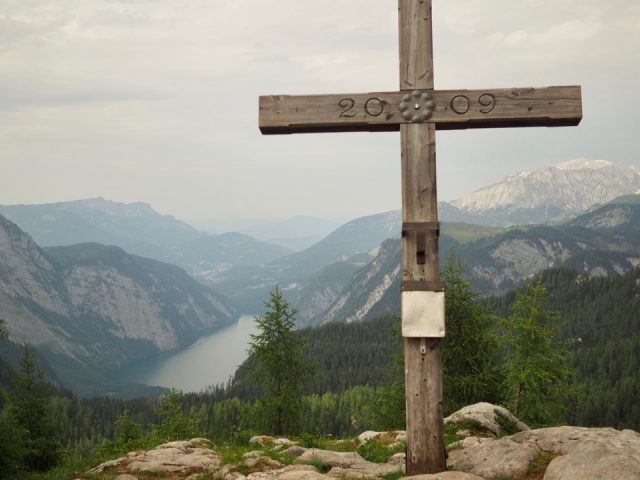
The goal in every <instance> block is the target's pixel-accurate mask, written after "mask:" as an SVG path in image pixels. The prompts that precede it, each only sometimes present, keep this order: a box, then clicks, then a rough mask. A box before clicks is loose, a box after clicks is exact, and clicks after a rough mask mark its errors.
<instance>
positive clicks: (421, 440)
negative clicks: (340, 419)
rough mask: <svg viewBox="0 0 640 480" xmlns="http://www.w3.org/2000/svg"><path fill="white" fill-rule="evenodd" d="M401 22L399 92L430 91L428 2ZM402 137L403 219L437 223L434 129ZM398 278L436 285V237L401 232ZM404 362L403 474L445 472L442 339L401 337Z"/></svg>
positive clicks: (412, 129) (420, 1) (404, 129)
mask: <svg viewBox="0 0 640 480" xmlns="http://www.w3.org/2000/svg"><path fill="white" fill-rule="evenodd" d="M399 23H400V25H399V26H400V90H403V91H407V90H409V91H411V90H414V89H428V90H431V89H433V88H434V82H433V40H432V22H431V0H399ZM400 136H401V143H402V220H403V222H405V223H414V222H415V223H423V222H437V221H438V210H437V208H438V202H437V191H436V152H435V124H433V123H417V124H402V125H400ZM420 235H426V239H424V240H423V242H426V243H425V246H426V251H425V258H424V260H420V261H419V259H418V237H419V236H420ZM402 279H403V283H405V282H430V283H437V282H440V267H439V255H438V236H437V232H435V231H428V232H420V233H419V232H416V231H407V232H405V234H404V235H403V277H402ZM406 284H407V285H409V284H408V283H406ZM413 284H414V285H415V283H413ZM408 288H409V287H407V289H408ZM404 358H405V386H406V387H405V388H406V406H407V475H415V474H420V473H437V472H441V471H444V470H445V469H446V464H445V446H444V426H443V416H442V415H443V414H442V339H440V338H405V339H404Z"/></svg>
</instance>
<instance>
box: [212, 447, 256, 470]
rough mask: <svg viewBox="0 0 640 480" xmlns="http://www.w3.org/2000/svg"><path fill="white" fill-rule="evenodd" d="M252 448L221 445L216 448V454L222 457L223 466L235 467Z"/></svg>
mask: <svg viewBox="0 0 640 480" xmlns="http://www.w3.org/2000/svg"><path fill="white" fill-rule="evenodd" d="M253 450H255V449H254V448H251V447H249V446H248V445H222V446H220V447H219V448H218V453H220V454H221V455H222V463H224V464H225V465H235V464H238V463H242V462H243V461H244V454H245V453H247V452H252V451H253Z"/></svg>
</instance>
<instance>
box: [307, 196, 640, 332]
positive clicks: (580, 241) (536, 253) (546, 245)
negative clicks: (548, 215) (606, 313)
mask: <svg viewBox="0 0 640 480" xmlns="http://www.w3.org/2000/svg"><path fill="white" fill-rule="evenodd" d="M445 226H446V224H445ZM445 231H446V229H445ZM401 248H402V246H401V242H400V240H388V241H386V242H385V243H383V247H382V248H381V249H380V252H379V254H378V256H377V257H376V259H375V260H374V261H373V262H371V264H369V265H367V266H366V267H363V268H362V269H361V270H359V271H357V272H356V273H354V275H353V277H352V279H351V281H350V282H349V284H348V285H346V286H345V287H344V289H343V291H342V292H341V294H340V295H339V296H338V297H337V298H336V300H335V301H334V303H333V304H332V305H331V306H330V307H329V308H328V309H327V310H326V311H325V312H323V313H322V314H321V315H320V316H318V317H316V318H314V319H312V321H311V323H326V322H329V321H347V322H351V321H358V320H363V319H366V318H372V317H375V316H379V315H381V314H389V313H399V311H400V281H401V268H400V258H401ZM452 249H453V250H455V251H456V253H457V255H458V256H459V257H460V258H461V260H462V262H463V263H464V264H465V266H466V271H467V274H468V276H469V277H470V278H471V280H472V281H473V283H474V286H475V288H476V289H477V290H479V291H480V292H482V293H485V294H489V293H491V294H495V293H500V292H505V291H507V290H509V289H512V288H514V287H517V286H518V285H520V284H521V283H522V282H524V281H526V280H530V279H531V278H533V277H534V276H535V275H536V274H538V273H539V272H541V271H542V270H545V269H547V268H551V267H570V268H572V269H574V270H576V271H578V272H583V273H585V274H587V275H588V276H589V277H597V276H612V275H620V274H623V273H625V272H628V271H630V270H633V269H635V268H639V267H640V196H637V195H636V196H628V197H621V198H620V199H616V200H614V201H613V202H611V203H609V204H607V205H604V206H602V207H599V208H597V209H595V210H594V211H591V212H588V213H586V214H584V215H581V216H579V217H577V218H575V219H573V220H571V221H568V222H565V223H563V224H559V225H547V226H542V225H539V226H530V227H514V228H510V229H507V230H505V231H503V232H501V233H497V234H493V235H491V236H487V237H484V238H480V239H478V240H475V241H471V242H467V243H461V242H458V241H456V240H454V239H452V238H450V237H448V236H446V235H441V242H440V252H441V255H440V259H441V263H443V264H444V262H445V261H446V258H447V255H448V253H449V251H451V250H452Z"/></svg>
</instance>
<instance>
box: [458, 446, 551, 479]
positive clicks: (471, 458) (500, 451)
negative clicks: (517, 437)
mask: <svg viewBox="0 0 640 480" xmlns="http://www.w3.org/2000/svg"><path fill="white" fill-rule="evenodd" d="M539 453H540V451H539V450H538V449H537V448H536V446H535V444H533V443H526V442H525V443H516V442H514V441H512V440H511V439H510V438H501V439H499V440H494V439H491V438H478V437H469V438H465V439H464V440H463V441H462V442H460V448H456V449H454V450H451V451H450V452H449V459H448V461H447V465H448V466H450V467H451V468H453V469H454V470H459V471H463V472H468V473H473V474H475V475H478V476H480V477H484V478H501V477H506V478H521V477H524V476H525V475H526V474H527V471H528V470H529V465H530V464H531V463H532V462H533V461H534V460H535V459H536V458H537V457H538V455H539Z"/></svg>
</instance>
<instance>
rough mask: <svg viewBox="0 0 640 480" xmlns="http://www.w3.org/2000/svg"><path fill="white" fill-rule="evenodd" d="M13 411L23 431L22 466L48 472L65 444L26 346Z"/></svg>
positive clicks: (32, 358)
mask: <svg viewBox="0 0 640 480" xmlns="http://www.w3.org/2000/svg"><path fill="white" fill-rule="evenodd" d="M13 383H14V386H15V390H14V392H13V393H12V395H11V397H12V398H11V410H12V414H13V418H14V419H15V423H16V425H17V427H18V428H19V429H21V430H22V431H23V432H24V449H25V452H24V457H23V464H24V466H25V467H26V468H27V469H28V470H36V471H45V470H48V469H50V468H52V467H55V466H56V465H57V464H58V463H59V462H60V460H61V455H62V445H61V443H60V440H59V438H58V434H57V428H56V426H55V425H54V423H53V421H52V419H51V412H50V410H49V403H50V400H51V398H50V395H49V392H48V386H47V384H45V383H44V380H43V373H42V370H40V369H39V368H38V367H37V366H36V363H35V356H34V354H33V352H32V351H31V349H29V347H27V346H26V345H25V346H24V348H23V352H22V357H21V358H20V365H19V369H18V371H17V373H16V375H15V378H14V381H13Z"/></svg>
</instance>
